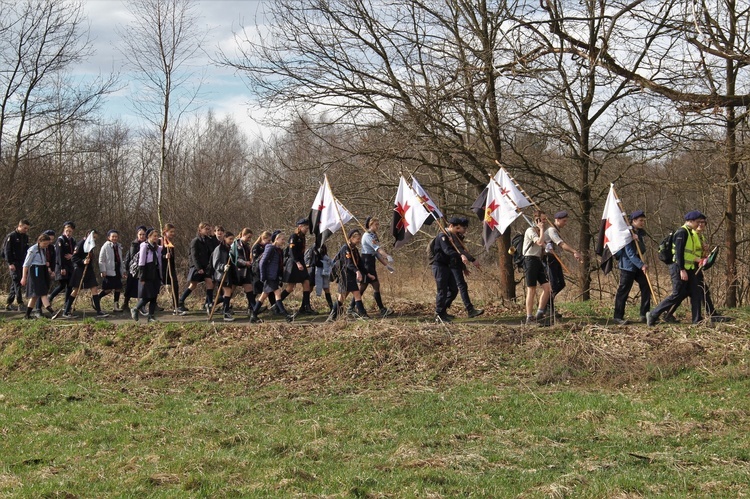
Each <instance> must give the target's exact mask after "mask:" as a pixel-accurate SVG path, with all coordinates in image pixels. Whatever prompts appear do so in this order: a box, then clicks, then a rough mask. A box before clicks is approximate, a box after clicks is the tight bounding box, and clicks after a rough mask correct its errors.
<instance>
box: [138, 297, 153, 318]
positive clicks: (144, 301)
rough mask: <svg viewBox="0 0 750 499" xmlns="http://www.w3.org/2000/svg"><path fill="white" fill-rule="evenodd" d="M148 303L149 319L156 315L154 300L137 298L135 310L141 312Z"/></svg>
mask: <svg viewBox="0 0 750 499" xmlns="http://www.w3.org/2000/svg"><path fill="white" fill-rule="evenodd" d="M147 303H148V315H149V316H150V317H153V316H154V314H155V313H156V298H151V299H146V298H139V299H138V303H137V304H136V305H135V308H137V309H138V310H141V309H142V308H143V307H144V306H145V305H146V304H147Z"/></svg>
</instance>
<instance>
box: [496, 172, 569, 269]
mask: <svg viewBox="0 0 750 499" xmlns="http://www.w3.org/2000/svg"><path fill="white" fill-rule="evenodd" d="M498 164H499V163H498ZM501 168H502V167H501ZM506 173H507V172H506ZM489 177H490V180H492V182H494V183H495V185H497V186H498V187H500V193H501V194H502V195H503V196H505V197H506V199H507V200H508V201H510V202H511V203H513V206H515V208H516V211H517V212H518V213H520V214H521V215H522V216H523V218H524V219H526V223H528V224H529V226H530V227H536V225H534V224H533V223H532V222H531V219H530V218H529V217H527V216H526V214H525V213H524V212H523V211H522V210H521V208H519V207H518V204H517V203H516V201H515V200H514V199H513V198H512V197H510V196H509V195H508V193H507V192H503V186H502V185H500V184H499V183H498V181H497V180H495V177H493V176H492V175H490V176H489ZM508 178H510V179H511V180H512V181H513V183H514V184H515V185H516V187H518V188H519V189H520V190H521V192H523V194H524V195H525V196H527V197H528V194H526V192H524V191H523V189H521V187H520V186H519V185H518V184H516V183H515V180H513V177H511V176H510V175H508ZM528 199H529V201H530V202H531V203H532V204H533V205H534V206H536V207H537V209H539V207H538V206H537V205H536V203H534V201H533V200H532V199H531V198H528ZM542 236H543V234H542ZM547 254H548V255H552V257H553V258H554V259H555V260H557V263H559V264H560V266H561V267H562V268H563V270H564V271H565V272H567V273H568V274H570V270H568V267H566V266H565V263H563V261H562V259H561V258H560V257H559V256H557V253H555V252H554V251H553V252H552V253H547Z"/></svg>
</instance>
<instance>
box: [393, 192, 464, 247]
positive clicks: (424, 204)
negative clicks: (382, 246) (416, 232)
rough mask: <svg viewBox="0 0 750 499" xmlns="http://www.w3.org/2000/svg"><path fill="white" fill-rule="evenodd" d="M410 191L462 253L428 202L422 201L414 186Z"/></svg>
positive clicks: (452, 244)
mask: <svg viewBox="0 0 750 499" xmlns="http://www.w3.org/2000/svg"><path fill="white" fill-rule="evenodd" d="M412 178H414V177H412ZM407 185H408V184H407ZM409 189H411V192H412V194H414V196H415V197H416V198H417V199H419V203H420V204H421V205H422V207H423V208H424V209H425V210H427V213H429V214H430V216H432V218H433V219H434V220H435V222H437V224H438V227H439V228H440V230H441V231H442V233H443V234H445V235H446V236H448V239H449V240H450V242H451V246H453V249H455V250H456V252H457V253H461V250H460V249H458V246H456V243H455V242H454V241H453V236H452V235H451V234H448V231H447V230H446V229H445V227H443V224H441V223H440V220H438V218H437V217H436V216H435V215H433V214H432V210H431V209H430V207H429V206H428V205H427V201H425V200H424V199H422V197H421V196H420V195H419V194H417V191H415V190H414V188H413V187H412V186H409ZM464 250H466V247H465V246H464Z"/></svg>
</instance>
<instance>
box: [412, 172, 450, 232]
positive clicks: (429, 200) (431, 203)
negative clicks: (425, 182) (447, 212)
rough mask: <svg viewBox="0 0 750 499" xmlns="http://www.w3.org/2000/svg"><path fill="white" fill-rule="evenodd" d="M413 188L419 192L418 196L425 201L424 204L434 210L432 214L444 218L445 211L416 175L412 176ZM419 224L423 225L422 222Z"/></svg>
mask: <svg viewBox="0 0 750 499" xmlns="http://www.w3.org/2000/svg"><path fill="white" fill-rule="evenodd" d="M411 188H412V189H414V192H415V193H416V194H417V196H419V198H420V199H421V200H422V201H423V202H424V206H425V207H426V208H427V209H428V210H430V211H431V212H432V215H433V216H434V217H435V218H436V219H440V218H443V213H442V212H441V211H440V210H439V209H438V207H437V204H435V202H434V201H433V200H432V198H431V197H430V195H429V194H427V191H425V190H424V189H423V188H422V186H421V185H420V184H419V182H417V179H416V178H414V177H412V178H411ZM420 204H421V203H420ZM430 223H432V222H430ZM428 225H429V224H428ZM419 226H420V227H421V226H422V224H420V225H419Z"/></svg>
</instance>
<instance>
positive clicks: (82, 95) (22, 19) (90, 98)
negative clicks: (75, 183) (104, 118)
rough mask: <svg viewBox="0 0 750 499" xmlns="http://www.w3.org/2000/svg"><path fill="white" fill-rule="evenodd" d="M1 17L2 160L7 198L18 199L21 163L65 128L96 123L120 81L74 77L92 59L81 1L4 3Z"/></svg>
mask: <svg viewBox="0 0 750 499" xmlns="http://www.w3.org/2000/svg"><path fill="white" fill-rule="evenodd" d="M0 14H1V15H0V159H1V160H3V161H4V162H5V172H4V173H5V174H4V175H3V192H4V197H5V198H6V199H12V196H13V193H14V190H15V184H16V179H17V178H18V169H19V165H20V162H21V160H22V159H24V158H27V159H28V158H29V157H32V156H33V155H34V153H35V152H36V151H37V147H39V145H40V144H43V143H44V142H45V141H47V140H50V139H53V138H54V135H55V134H56V133H57V131H58V129H59V128H60V127H65V126H70V125H76V124H81V123H85V122H88V121H90V120H92V119H93V118H94V115H95V112H96V111H97V110H98V109H99V107H100V105H101V103H102V99H103V98H104V97H105V96H106V95H107V94H109V93H110V92H112V91H113V90H114V88H115V83H116V78H115V76H109V77H107V78H94V79H92V80H89V81H83V82H82V81H80V79H76V78H74V77H72V76H71V74H70V71H71V70H72V69H73V68H74V67H75V66H76V65H77V64H79V63H81V62H82V61H85V60H86V59H87V58H88V57H89V56H91V55H92V49H91V44H90V42H89V40H88V38H87V30H86V26H85V22H86V19H85V17H84V14H83V8H82V6H81V3H80V2H78V1H72V2H71V1H67V0H42V1H38V0H23V1H20V2H13V3H10V2H7V3H6V2H3V3H2V4H0Z"/></svg>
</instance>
